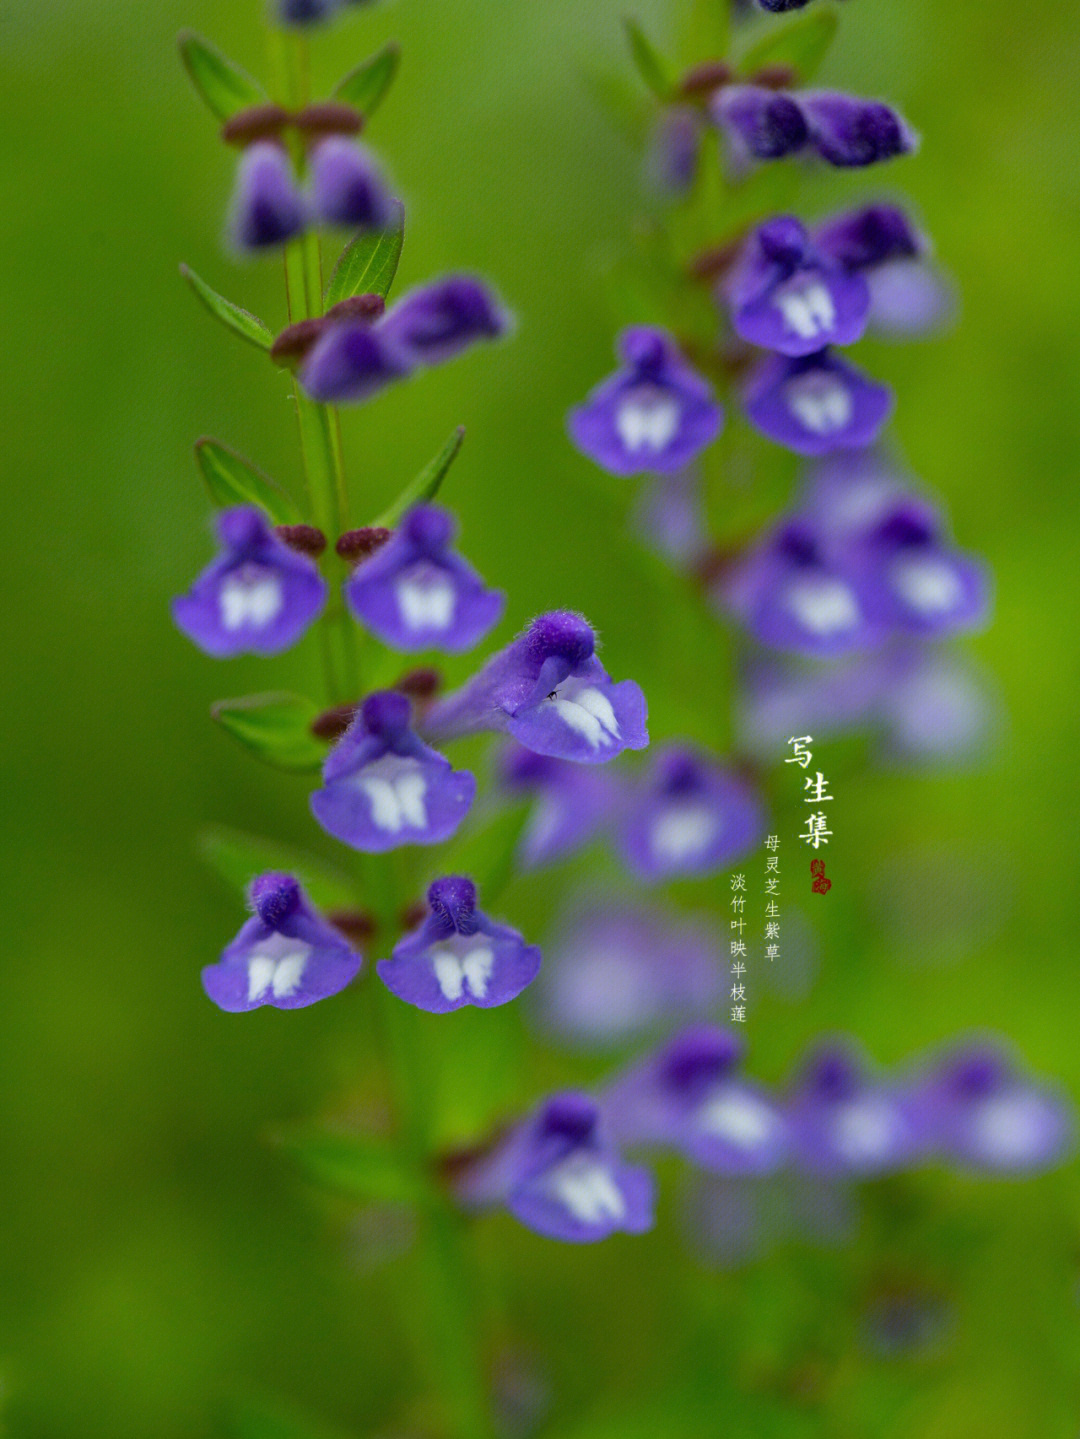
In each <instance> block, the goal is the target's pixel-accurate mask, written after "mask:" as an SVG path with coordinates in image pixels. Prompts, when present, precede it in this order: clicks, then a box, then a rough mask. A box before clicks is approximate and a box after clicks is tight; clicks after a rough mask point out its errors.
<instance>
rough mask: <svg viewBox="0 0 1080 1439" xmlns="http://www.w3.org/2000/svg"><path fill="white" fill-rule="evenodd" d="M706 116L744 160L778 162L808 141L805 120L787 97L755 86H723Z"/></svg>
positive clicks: (796, 106)
mask: <svg viewBox="0 0 1080 1439" xmlns="http://www.w3.org/2000/svg"><path fill="white" fill-rule="evenodd" d="M709 114H710V116H711V117H712V119H713V121H714V123H715V124H717V125H719V126H720V128H721V129H722V130H723V131H724V133H725V134H726V135H727V136H728V137H729V139H730V140H731V142H732V145H733V147H734V149H735V152H736V155H737V156H738V157H739V158H741V159H744V160H747V159H750V160H779V159H782V158H783V156H785V155H793V154H795V153H796V151H798V150H801V149H802V148H803V146H804V145H805V144H806V142H807V140H808V138H809V134H810V132H809V130H808V128H807V124H806V117H805V116H804V115H803V112H802V111H801V110H800V109H799V106H798V105H797V104H796V103H795V101H794V100H793V99H792V98H791V96H790V95H784V94H779V93H778V92H777V91H775V90H767V89H765V88H764V87H762V86H758V85H725V86H724V88H723V89H722V90H720V91H719V92H718V93H717V95H716V96H715V97H714V98H713V100H712V101H711V102H710V105H709Z"/></svg>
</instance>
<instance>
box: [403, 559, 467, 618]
mask: <svg viewBox="0 0 1080 1439" xmlns="http://www.w3.org/2000/svg"><path fill="white" fill-rule="evenodd" d="M396 593H397V600H398V605H399V607H400V609H401V617H402V619H403V620H404V621H405V623H406V625H408V627H409V629H411V630H445V629H448V628H449V627H450V625H451V624H452V622H453V619H454V610H455V608H456V607H457V591H456V590H455V589H454V586H453V584H452V583H451V581H450V579H449V577H448V576H447V575H446V574H444V573H443V572H442V571H441V570H437V569H434V568H433V567H432V566H429V565H425V566H423V567H418V568H414V569H412V570H406V571H405V573H404V574H403V575H402V576H401V578H400V579H399V580H398V582H397V586H396Z"/></svg>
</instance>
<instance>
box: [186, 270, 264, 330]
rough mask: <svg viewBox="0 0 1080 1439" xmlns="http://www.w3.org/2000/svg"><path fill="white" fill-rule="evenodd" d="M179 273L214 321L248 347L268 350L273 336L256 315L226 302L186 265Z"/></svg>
mask: <svg viewBox="0 0 1080 1439" xmlns="http://www.w3.org/2000/svg"><path fill="white" fill-rule="evenodd" d="M180 273H181V275H183V277H184V279H185V280H186V281H187V282H188V284H189V285H190V286H191V288H192V289H193V290H194V291H195V293H196V295H198V297H199V299H200V300H201V301H202V302H203V304H204V305H205V306H206V308H207V309H208V310H209V311H210V313H211V315H213V317H214V319H215V320H220V321H221V323H222V324H223V325H224V326H225V327H226V329H229V330H231V331H232V332H233V334H234V335H239V336H240V338H241V339H242V340H247V342H248V344H249V345H257V346H258V347H259V349H260V350H268V349H269V348H270V346H271V345H272V344H273V343H274V337H273V335H272V334H271V333H270V331H269V330H268V329H267V328H266V326H265V325H264V324H263V322H262V321H261V320H260V319H259V318H258V317H257V316H256V315H252V314H251V313H250V312H249V311H248V310H242V309H241V308H240V306H239V305H234V304H233V302H232V301H231V300H226V299H225V297H224V295H219V294H218V292H217V291H216V290H212V289H211V288H210V286H209V285H208V284H207V283H206V281H205V280H201V279H200V278H199V276H198V275H196V273H195V271H194V270H192V269H190V268H189V267H188V266H187V265H181V266H180Z"/></svg>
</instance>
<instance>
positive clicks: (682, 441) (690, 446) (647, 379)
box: [567, 325, 723, 475]
mask: <svg viewBox="0 0 1080 1439" xmlns="http://www.w3.org/2000/svg"><path fill="white" fill-rule="evenodd" d="M619 351H620V354H621V355H622V358H623V360H624V362H625V366H624V368H623V369H621V370H619V371H617V372H616V374H614V375H612V376H611V377H610V378H609V379H607V380H604V381H603V383H602V384H600V385H597V387H596V388H595V389H594V390H593V391H592V392H591V393H590V394H589V396H588V398H587V399H586V401H585V403H584V404H583V405H579V406H578V408H577V409H574V410H571V411H570V415H569V417H568V420H567V427H568V429H569V432H570V438H571V440H572V441H573V442H574V444H575V445H576V446H577V448H578V449H579V450H580V451H581V452H582V454H585V455H588V457H589V458H590V459H591V460H595V461H596V463H597V464H598V465H600V466H601V467H602V468H603V469H605V470H608V471H609V472H610V473H611V474H613V475H638V474H641V473H643V472H644V471H653V472H656V473H661V474H670V473H671V472H672V471H674V470H679V469H681V468H682V467H683V466H684V465H685V464H687V463H688V462H689V461H690V460H692V459H693V458H694V456H695V455H697V454H699V453H700V451H701V450H703V449H704V448H705V446H706V445H708V444H711V442H712V441H713V440H714V439H715V438H716V436H717V435H718V434H719V433H720V426H721V424H722V423H723V410H722V409H721V408H720V406H719V405H718V404H717V403H716V401H715V400H714V399H713V395H712V390H711V389H710V387H709V386H708V385H707V384H706V383H705V381H704V380H703V379H702V378H701V376H700V375H698V374H697V373H696V372H695V371H694V370H692V369H691V368H690V366H689V365H688V364H687V363H686V361H685V360H684V359H683V358H682V356H681V355H680V353H679V350H678V348H677V346H676V345H675V342H674V340H672V339H671V337H670V336H668V335H666V334H665V333H664V331H663V330H654V329H652V328H650V327H648V326H645V325H638V326H634V327H632V328H630V329H628V330H624V331H623V332H622V334H621V335H620V336H619Z"/></svg>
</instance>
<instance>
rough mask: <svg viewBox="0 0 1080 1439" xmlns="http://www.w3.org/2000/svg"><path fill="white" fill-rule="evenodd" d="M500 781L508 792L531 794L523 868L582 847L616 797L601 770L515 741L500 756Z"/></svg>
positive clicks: (605, 817)
mask: <svg viewBox="0 0 1080 1439" xmlns="http://www.w3.org/2000/svg"><path fill="white" fill-rule="evenodd" d="M502 780H503V784H504V785H505V786H506V788H507V789H508V790H510V791H511V793H519V794H520V793H524V794H529V795H534V796H535V804H534V807H533V812H532V814H531V815H530V817H529V822H528V824H527V825H526V826H525V830H524V832H523V833H522V836H521V850H520V854H521V859H522V863H523V864H524V866H525V867H526V868H527V869H538V868H539V867H540V866H542V865H546V864H554V863H556V862H557V861H558V860H560V859H566V858H567V857H568V856H569V855H571V854H574V853H576V851H577V850H579V849H581V848H583V847H584V846H585V845H587V844H588V843H589V841H590V840H592V839H594V838H595V837H596V835H597V834H599V832H600V831H601V829H602V828H603V827H604V825H605V823H606V821H607V820H608V819H609V818H610V816H611V812H612V808H613V806H614V804H615V800H616V796H615V791H614V786H613V785H612V782H611V780H610V779H609V778H608V776H607V775H606V774H605V773H604V772H603V771H602V770H597V769H589V770H585V771H582V769H581V766H580V765H576V764H572V763H571V762H570V761H569V760H564V759H551V758H550V756H548V755H541V754H536V753H534V751H532V750H528V749H524V748H522V747H521V746H520V745H514V747H513V749H512V750H510V751H508V753H507V754H506V755H505V756H504V758H503V763H502Z"/></svg>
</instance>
